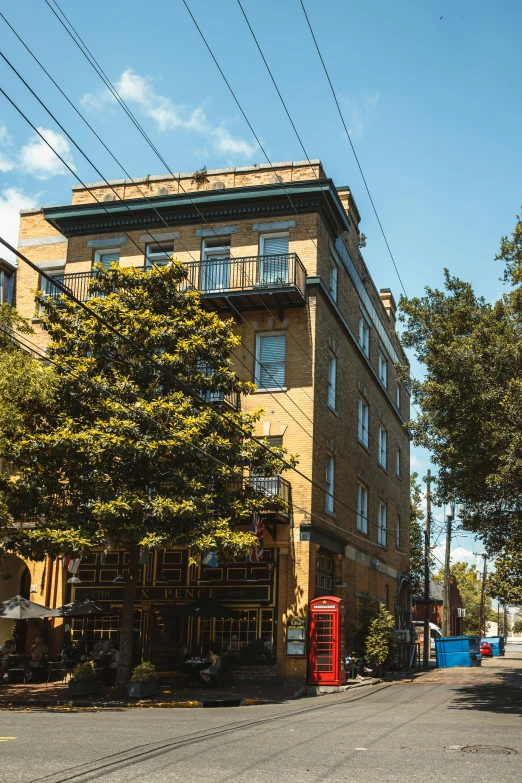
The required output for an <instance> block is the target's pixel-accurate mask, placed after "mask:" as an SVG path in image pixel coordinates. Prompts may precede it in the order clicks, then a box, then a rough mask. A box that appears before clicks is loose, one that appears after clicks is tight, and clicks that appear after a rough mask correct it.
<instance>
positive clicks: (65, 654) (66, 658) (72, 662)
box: [62, 642, 76, 669]
mask: <svg viewBox="0 0 522 783" xmlns="http://www.w3.org/2000/svg"><path fill="white" fill-rule="evenodd" d="M62 659H63V662H64V664H65V666H66V668H68V669H71V668H73V667H74V666H76V652H75V649H74V647H73V645H72V642H69V643H68V644H66V645H65V647H64V648H63V650H62Z"/></svg>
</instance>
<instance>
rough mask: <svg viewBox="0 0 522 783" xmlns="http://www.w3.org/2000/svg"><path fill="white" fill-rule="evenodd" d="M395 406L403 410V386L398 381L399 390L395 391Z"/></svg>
mask: <svg viewBox="0 0 522 783" xmlns="http://www.w3.org/2000/svg"><path fill="white" fill-rule="evenodd" d="M395 404H396V405H397V407H398V409H399V410H400V409H401V385H400V383H399V381H397V388H396V389H395Z"/></svg>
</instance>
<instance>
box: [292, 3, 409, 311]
mask: <svg viewBox="0 0 522 783" xmlns="http://www.w3.org/2000/svg"><path fill="white" fill-rule="evenodd" d="M299 2H300V3H301V8H302V9H303V13H304V15H305V18H306V21H307V24H308V28H309V30H310V34H311V36H312V39H313V42H314V44H315V48H316V50H317V54H318V55H319V59H320V60H321V65H322V66H323V69H324V72H325V74H326V78H327V79H328V84H329V85H330V90H331V92H332V95H333V98H334V101H335V105H336V107H337V111H338V113H339V117H340V118H341V122H342V124H343V128H344V131H345V133H346V136H347V138H348V141H349V142H350V147H351V148H352V152H353V155H354V158H355V161H356V163H357V167H358V169H359V172H360V174H361V177H362V181H363V182H364V187H365V188H366V192H367V194H368V198H369V199H370V203H371V205H372V208H373V211H374V213H375V217H376V218H377V223H378V224H379V228H380V229H381V234H382V236H383V239H384V242H385V243H386V247H387V248H388V253H389V254H390V258H391V260H392V263H393V266H394V269H395V272H396V273H397V277H398V278H399V282H400V284H401V287H402V290H403V291H404V296H407V293H406V289H405V287H404V283H403V282H402V278H401V276H400V273H399V269H398V267H397V264H396V263H395V258H394V257H393V253H392V251H391V248H390V244H389V242H388V238H387V236H386V234H385V232H384V228H383V226H382V223H381V220H380V218H379V215H378V212H377V208H376V206H375V203H374V201H373V198H372V194H371V193H370V188H369V187H368V183H367V181H366V177H365V176H364V172H363V170H362V166H361V163H360V161H359V158H358V156H357V153H356V151H355V147H354V145H353V142H352V138H351V136H350V132H349V131H348V128H347V126H346V122H345V120H344V117H343V113H342V111H341V107H340V106H339V101H338V100H337V95H336V94H335V90H334V88H333V84H332V80H331V78H330V74H329V73H328V69H327V67H326V64H325V62H324V59H323V56H322V54H321V50H320V49H319V44H318V43H317V39H316V37H315V34H314V31H313V28H312V25H311V23H310V19H309V18H308V14H307V13H306V8H305V5H304V2H303V0H299Z"/></svg>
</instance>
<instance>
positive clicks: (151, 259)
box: [145, 242, 174, 269]
mask: <svg viewBox="0 0 522 783" xmlns="http://www.w3.org/2000/svg"><path fill="white" fill-rule="evenodd" d="M173 253H174V242H154V243H153V244H150V245H147V247H146V250H145V267H146V268H147V269H150V267H151V266H165V265H166V264H168V262H169V261H170V258H171V256H172V255H173Z"/></svg>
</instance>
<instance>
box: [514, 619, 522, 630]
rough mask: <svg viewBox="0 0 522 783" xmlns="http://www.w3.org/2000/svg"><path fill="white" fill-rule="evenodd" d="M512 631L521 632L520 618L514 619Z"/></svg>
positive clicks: (521, 623) (521, 621)
mask: <svg viewBox="0 0 522 783" xmlns="http://www.w3.org/2000/svg"><path fill="white" fill-rule="evenodd" d="M513 633H522V619H519V620H515V622H514V623H513Z"/></svg>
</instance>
